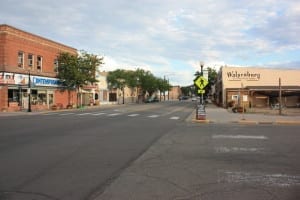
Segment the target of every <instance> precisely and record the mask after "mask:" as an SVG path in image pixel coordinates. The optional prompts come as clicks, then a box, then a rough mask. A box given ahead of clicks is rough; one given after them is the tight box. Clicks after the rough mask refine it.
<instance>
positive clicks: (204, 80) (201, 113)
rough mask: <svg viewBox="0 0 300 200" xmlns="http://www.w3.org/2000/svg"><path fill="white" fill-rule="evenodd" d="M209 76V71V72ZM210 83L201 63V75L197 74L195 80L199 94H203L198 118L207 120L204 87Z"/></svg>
mask: <svg viewBox="0 0 300 200" xmlns="http://www.w3.org/2000/svg"><path fill="white" fill-rule="evenodd" d="M207 76H208V73H207ZM207 84H208V78H205V77H204V76H203V64H201V75H200V76H197V78H195V80H194V85H195V86H196V88H197V89H198V94H201V102H200V103H199V104H197V108H196V120H205V119H206V112H205V105H204V99H203V94H205V90H204V88H205V87H206V86H207Z"/></svg>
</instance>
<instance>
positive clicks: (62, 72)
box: [57, 51, 103, 106]
mask: <svg viewBox="0 0 300 200" xmlns="http://www.w3.org/2000/svg"><path fill="white" fill-rule="evenodd" d="M57 60H58V78H59V79H60V82H61V83H62V85H63V86H64V87H65V88H66V89H67V90H68V91H69V94H70V90H77V94H79V89H80V88H81V87H82V86H84V85H87V84H93V83H95V82H97V79H96V78H95V73H96V71H97V68H98V66H99V65H101V64H103V57H100V58H99V57H98V56H97V55H93V54H88V53H87V52H85V51H81V52H80V53H79V54H77V55H74V54H70V53H66V52H61V53H60V54H59V55H58V58H57ZM77 98H79V96H77ZM77 102H78V99H77ZM69 104H70V95H69ZM77 106H78V105H77Z"/></svg>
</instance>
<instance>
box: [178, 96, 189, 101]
mask: <svg viewBox="0 0 300 200" xmlns="http://www.w3.org/2000/svg"><path fill="white" fill-rule="evenodd" d="M187 99H189V97H188V96H180V97H179V101H181V100H187Z"/></svg>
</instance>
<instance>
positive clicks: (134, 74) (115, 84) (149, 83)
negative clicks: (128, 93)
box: [107, 69, 171, 96]
mask: <svg viewBox="0 0 300 200" xmlns="http://www.w3.org/2000/svg"><path fill="white" fill-rule="evenodd" d="M107 81H108V83H109V86H110V87H111V88H118V89H121V90H122V91H123V92H124V87H125V86H127V87H129V88H135V87H139V89H141V91H142V93H143V95H145V94H146V93H148V94H149V96H152V95H153V93H154V92H156V91H157V90H160V91H166V90H169V89H170V88H171V86H170V84H169V83H168V82H167V81H166V80H162V79H160V78H157V77H155V76H154V75H153V74H152V73H151V72H150V71H145V70H143V69H137V70H136V71H130V70H122V69H117V70H115V71H112V72H109V74H108V76H107Z"/></svg>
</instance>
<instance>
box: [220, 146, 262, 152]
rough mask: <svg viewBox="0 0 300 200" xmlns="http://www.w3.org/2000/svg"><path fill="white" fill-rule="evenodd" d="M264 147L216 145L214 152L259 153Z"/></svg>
mask: <svg viewBox="0 0 300 200" xmlns="http://www.w3.org/2000/svg"><path fill="white" fill-rule="evenodd" d="M263 150H264V148H244V147H216V148H215V152H216V153H248V152H250V153H259V152H262V151H263Z"/></svg>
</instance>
